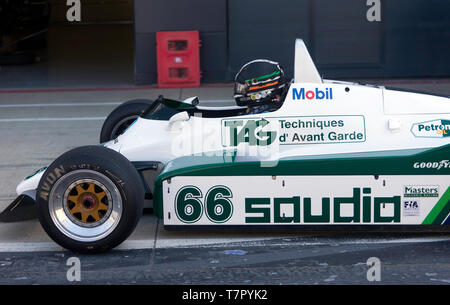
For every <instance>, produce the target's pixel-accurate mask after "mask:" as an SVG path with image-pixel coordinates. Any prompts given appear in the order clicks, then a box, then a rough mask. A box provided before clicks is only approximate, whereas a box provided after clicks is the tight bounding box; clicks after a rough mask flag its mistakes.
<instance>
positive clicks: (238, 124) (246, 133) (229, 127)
mask: <svg viewBox="0 0 450 305" xmlns="http://www.w3.org/2000/svg"><path fill="white" fill-rule="evenodd" d="M269 124H270V122H269V121H267V120H266V119H264V118H262V119H260V120H256V119H255V120H247V121H243V120H227V121H223V126H224V128H225V130H226V134H227V136H228V137H227V138H228V141H227V140H225V141H224V143H223V144H224V145H225V146H238V145H239V144H240V143H247V144H248V145H250V146H269V145H270V144H272V143H273V142H274V141H275V140H276V135H277V132H276V131H273V130H272V131H271V130H267V129H266V128H265V127H266V126H267V125H269ZM267 127H269V126H267ZM227 142H228V143H227Z"/></svg>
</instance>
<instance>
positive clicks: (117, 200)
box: [36, 146, 144, 253]
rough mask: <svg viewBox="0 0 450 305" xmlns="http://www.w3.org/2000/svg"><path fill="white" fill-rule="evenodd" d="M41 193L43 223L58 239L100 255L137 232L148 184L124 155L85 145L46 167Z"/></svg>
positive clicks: (38, 192)
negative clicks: (143, 182) (145, 186)
mask: <svg viewBox="0 0 450 305" xmlns="http://www.w3.org/2000/svg"><path fill="white" fill-rule="evenodd" d="M36 197H37V198H36V202H37V208H38V216H39V220H40V222H41V225H42V227H43V228H44V230H45V231H46V232H47V234H48V235H49V236H50V237H51V238H52V239H53V240H54V241H55V242H56V243H58V244H59V245H61V246H62V247H64V248H66V249H69V250H72V251H74V252H81V253H97V252H103V251H107V250H109V249H111V248H114V247H115V246H117V245H119V244H120V243H122V242H123V241H124V240H125V239H126V238H127V237H128V236H129V235H130V234H131V233H132V232H133V230H134V228H135V227H136V225H137V222H138V220H139V218H140V215H141V214H142V209H143V204H144V187H143V185H142V180H141V179H140V176H139V174H138V172H137V171H136V169H135V168H134V167H133V165H132V164H131V163H130V162H129V161H128V160H127V159H126V158H125V157H124V156H122V155H121V154H119V153H118V152H116V151H113V150H111V149H108V148H105V147H102V146H84V147H79V148H75V149H73V150H71V151H69V152H67V153H65V154H63V155H61V156H60V157H59V158H58V159H56V160H55V161H54V162H53V163H52V164H51V165H50V166H49V167H48V168H47V170H46V171H45V173H44V175H43V176H42V178H41V180H40V182H39V186H38V189H37V196H36Z"/></svg>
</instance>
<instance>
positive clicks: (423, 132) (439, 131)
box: [411, 120, 450, 138]
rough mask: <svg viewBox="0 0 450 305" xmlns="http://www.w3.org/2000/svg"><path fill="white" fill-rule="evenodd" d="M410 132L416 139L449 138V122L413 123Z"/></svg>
mask: <svg viewBox="0 0 450 305" xmlns="http://www.w3.org/2000/svg"><path fill="white" fill-rule="evenodd" d="M411 132H412V134H413V135H414V136H415V137H418V138H444V137H450V120H434V121H428V122H421V123H415V124H413V125H412V127H411Z"/></svg>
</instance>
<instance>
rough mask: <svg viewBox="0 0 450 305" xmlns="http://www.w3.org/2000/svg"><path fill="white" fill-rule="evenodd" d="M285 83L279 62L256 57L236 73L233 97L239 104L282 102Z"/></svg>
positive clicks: (252, 104)
mask: <svg viewBox="0 0 450 305" xmlns="http://www.w3.org/2000/svg"><path fill="white" fill-rule="evenodd" d="M286 84H287V81H286V78H285V75H284V71H283V69H282V68H281V66H280V65H279V63H277V62H274V61H270V60H267V59H256V60H253V61H250V62H248V63H246V64H245V65H244V66H242V68H241V70H239V72H238V73H237V74H236V77H235V79H234V98H235V100H236V103H237V104H238V105H239V106H258V105H264V104H269V103H271V102H282V100H283V99H284V97H283V95H284V93H285V88H286V87H287V85H286ZM280 97H282V98H281V99H280Z"/></svg>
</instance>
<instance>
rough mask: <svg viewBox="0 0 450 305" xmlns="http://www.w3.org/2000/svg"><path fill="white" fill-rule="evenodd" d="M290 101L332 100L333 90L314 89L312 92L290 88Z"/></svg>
mask: <svg viewBox="0 0 450 305" xmlns="http://www.w3.org/2000/svg"><path fill="white" fill-rule="evenodd" d="M292 99H293V100H294V101H295V100H306V101H312V100H332V99H333V88H324V89H323V90H320V89H319V88H315V89H314V90H306V89H305V88H300V89H297V88H292Z"/></svg>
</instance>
